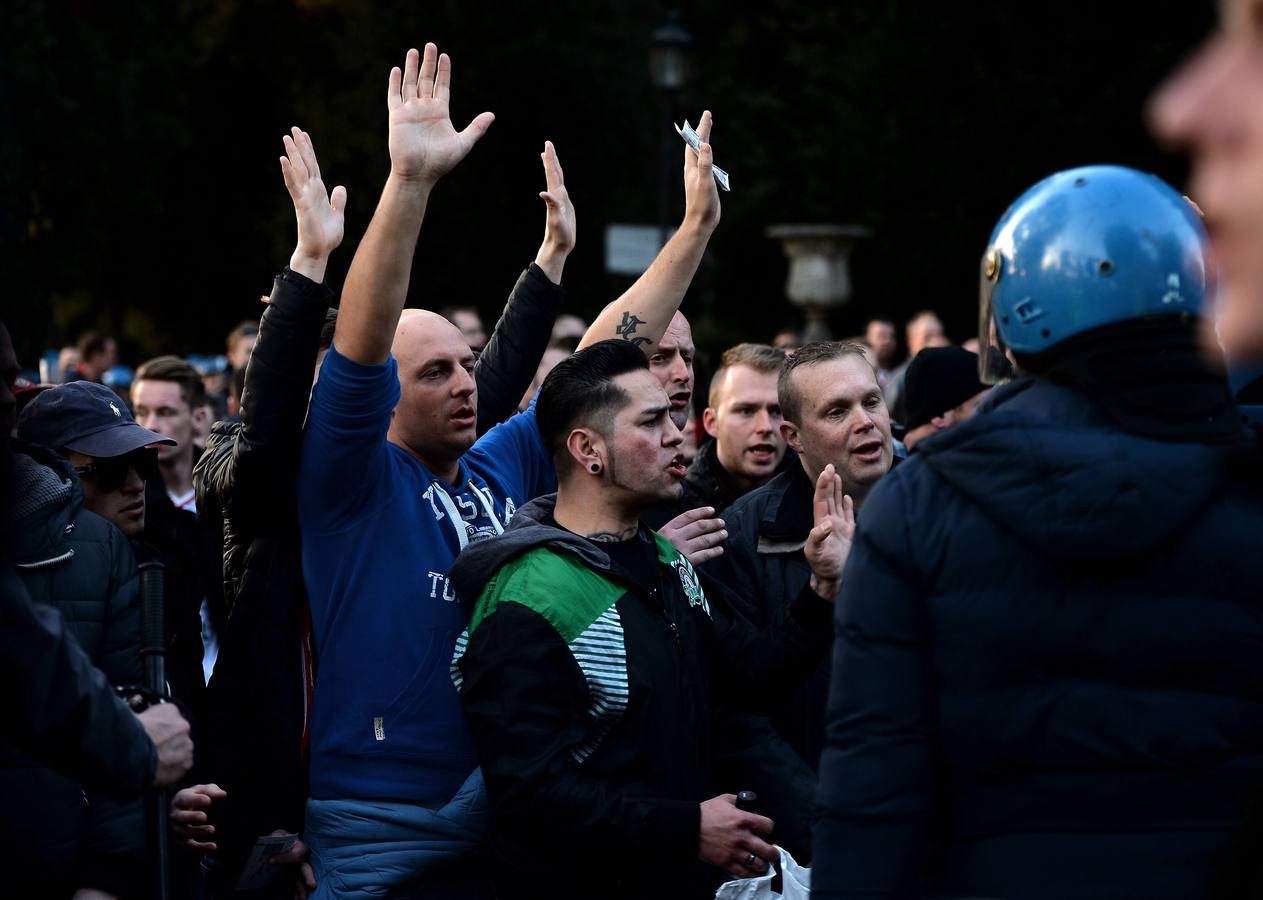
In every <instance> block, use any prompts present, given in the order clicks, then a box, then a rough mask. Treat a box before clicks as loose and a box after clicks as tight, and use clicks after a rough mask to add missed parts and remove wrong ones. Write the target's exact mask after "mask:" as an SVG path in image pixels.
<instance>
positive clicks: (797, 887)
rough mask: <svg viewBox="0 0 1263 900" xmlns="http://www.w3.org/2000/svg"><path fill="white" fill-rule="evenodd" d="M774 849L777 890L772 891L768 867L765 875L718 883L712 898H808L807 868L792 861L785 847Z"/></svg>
mask: <svg viewBox="0 0 1263 900" xmlns="http://www.w3.org/2000/svg"><path fill="white" fill-rule="evenodd" d="M776 849H777V850H780V851H781V864H780V870H781V873H782V875H783V877H782V878H781V893H779V894H778V893H776V891H774V890H772V879H773V878H774V877H775V876H776V870H775V869H774V868H772V867H771V866H769V867H768V870H767V874H766V875H760V876H759V877H758V878H738V879H737V880H735V881H728V882H725V883H723V884H721V885H720V886H719V890H718V891H716V892H715V900H778V898H779V900H810V898H811V869H809V868H807V867H806V866H800V865H799V864H798V863H796V862H794V857H792V856H790V855H789V852H788V851H786V850H785V848H783V847H777V848H776Z"/></svg>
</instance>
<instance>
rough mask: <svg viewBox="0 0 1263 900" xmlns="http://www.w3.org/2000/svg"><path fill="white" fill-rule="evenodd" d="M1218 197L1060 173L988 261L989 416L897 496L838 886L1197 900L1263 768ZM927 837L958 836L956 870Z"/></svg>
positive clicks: (870, 573) (833, 711)
mask: <svg viewBox="0 0 1263 900" xmlns="http://www.w3.org/2000/svg"><path fill="white" fill-rule="evenodd" d="M1206 246H1207V238H1206V233H1205V231H1204V229H1203V227H1202V224H1201V221H1200V219H1199V217H1198V215H1197V213H1196V211H1195V210H1194V209H1193V207H1192V206H1191V205H1190V204H1189V203H1188V202H1187V201H1186V200H1184V199H1183V198H1182V197H1181V196H1180V195H1179V194H1178V193H1176V192H1175V191H1174V190H1172V189H1171V188H1170V187H1168V186H1167V185H1166V184H1164V183H1163V182H1161V181H1160V180H1158V179H1157V178H1154V177H1152V176H1150V175H1146V174H1143V173H1140V172H1136V171H1133V170H1130V169H1124V168H1119V167H1113V166H1095V167H1089V168H1082V169H1074V170H1070V171H1065V172H1060V173H1058V174H1056V175H1053V176H1052V177H1050V178H1048V179H1046V180H1044V181H1041V182H1040V183H1039V184H1037V185H1035V186H1034V187H1032V188H1031V189H1030V190H1028V191H1027V192H1026V193H1024V194H1023V195H1022V196H1021V197H1020V198H1019V199H1018V200H1017V201H1016V202H1015V203H1014V204H1013V205H1012V206H1011V207H1010V208H1009V210H1008V211H1007V212H1006V213H1005V214H1004V216H1003V217H1002V218H1001V219H1000V221H999V223H998V224H997V225H996V228H995V230H994V232H993V233H992V235H991V239H990V241H989V242H988V245H987V249H986V252H985V254H984V256H983V262H982V273H981V274H982V278H981V284H982V291H981V303H980V322H981V329H980V330H981V339H982V353H981V354H980V359H981V360H982V365H983V368H984V369H985V370H986V371H985V372H984V374H985V375H987V376H988V377H994V374H995V372H996V370H997V368H998V367H997V365H996V364H997V363H999V362H1001V361H1003V360H1005V359H1006V358H1007V359H1009V360H1011V361H1012V362H1013V363H1014V366H1015V369H1016V373H1017V374H1016V376H1015V377H1014V378H1013V379H1012V380H1011V381H1009V382H1008V383H1007V384H1004V385H1002V386H1000V387H998V388H996V389H995V390H994V391H992V392H991V395H990V396H989V398H988V400H987V402H986V404H985V406H986V407H987V409H986V411H985V412H983V413H981V414H979V415H977V416H975V417H974V418H973V419H971V420H970V421H968V422H965V423H963V424H961V425H959V426H958V427H955V428H952V429H950V430H948V431H945V432H943V433H942V434H940V435H937V436H935V437H933V438H931V439H929V440H927V441H926V442H925V443H923V444H922V445H920V446H919V447H918V453H917V454H916V456H915V457H913V458H912V459H910V460H909V462H908V463H907V464H906V465H903V466H901V467H899V468H898V469H896V470H895V471H893V472H891V473H890V475H888V476H887V477H886V478H885V479H883V480H882V481H881V482H880V483H879V484H878V485H877V487H876V488H875V489H874V490H873V492H872V494H871V495H870V496H869V498H868V501H867V503H866V505H865V507H864V517H863V519H862V521H861V522H860V524H859V526H858V531H857V534H856V539H855V544H854V546H853V548H852V550H851V556H850V559H849V562H848V565H847V569H846V571H845V573H844V577H843V582H842V583H843V587H842V592H841V594H840V596H839V599H838V604H837V620H836V641H835V649H834V654H835V655H834V663H833V672H832V678H833V681H832V685H831V692H830V699H829V709H828V717H829V721H828V732H827V747H826V750H825V752H824V755H823V756H822V759H821V766H820V796H819V800H820V811H821V819H820V821H819V823H818V825H817V828H816V831H815V838H814V841H815V850H814V858H815V865H814V872H813V885H812V887H813V897H820V898H828V897H836V896H842V895H843V894H845V895H846V896H848V897H851V896H870V895H872V896H877V895H880V896H910V895H916V894H918V893H919V892H921V891H925V890H931V891H935V892H941V893H943V894H947V895H951V896H961V895H963V896H985V897H1005V898H1010V900H1014V898H1028V897H1048V898H1063V897H1071V896H1076V897H1082V896H1092V897H1146V898H1162V897H1172V898H1174V897H1192V896H1202V895H1204V894H1205V893H1206V892H1207V890H1208V887H1209V883H1210V880H1211V878H1212V875H1213V871H1214V865H1215V862H1214V861H1215V858H1216V854H1217V853H1219V852H1220V850H1221V848H1222V846H1223V845H1224V844H1225V843H1226V841H1227V840H1228V838H1229V837H1230V835H1231V834H1232V833H1233V831H1234V830H1235V829H1236V828H1237V827H1238V826H1239V824H1240V822H1241V819H1242V815H1243V809H1242V807H1243V803H1244V799H1245V797H1246V795H1247V794H1248V788H1249V786H1250V785H1251V784H1252V783H1253V781H1254V780H1255V779H1256V778H1257V776H1258V774H1259V773H1260V771H1263V654H1261V653H1260V652H1259V647H1260V645H1261V642H1263V597H1261V596H1260V594H1261V592H1260V590H1259V588H1258V585H1260V584H1263V554H1261V553H1260V552H1259V544H1258V541H1259V535H1260V534H1263V495H1261V493H1260V491H1259V489H1258V487H1257V486H1256V485H1254V484H1252V483H1251V482H1250V481H1249V478H1248V477H1247V476H1245V475H1243V474H1242V472H1243V467H1242V466H1240V465H1239V463H1238V461H1239V459H1240V457H1242V456H1244V455H1245V454H1247V453H1248V451H1247V450H1246V449H1244V448H1245V447H1246V445H1247V441H1246V439H1245V437H1244V436H1243V435H1244V432H1243V429H1242V425H1241V422H1240V420H1239V418H1238V415H1237V412H1236V409H1235V408H1234V406H1233V403H1232V399H1231V395H1230V393H1229V390H1228V387H1227V383H1226V381H1225V379H1224V377H1223V375H1222V374H1221V372H1220V371H1217V370H1216V368H1215V367H1214V366H1212V365H1211V364H1210V363H1209V362H1208V361H1207V360H1206V359H1205V358H1204V357H1203V356H1202V354H1201V351H1200V349H1199V345H1198V341H1197V328H1198V319H1199V316H1200V314H1201V311H1202V309H1203V304H1204V301H1205V297H1206V293H1207V290H1208V285H1210V284H1211V283H1212V280H1213V279H1212V273H1211V271H1210V268H1209V263H1208V256H1207V252H1206ZM928 848H933V852H931V851H930V849H928Z"/></svg>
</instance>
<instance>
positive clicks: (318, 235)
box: [281, 127, 346, 281]
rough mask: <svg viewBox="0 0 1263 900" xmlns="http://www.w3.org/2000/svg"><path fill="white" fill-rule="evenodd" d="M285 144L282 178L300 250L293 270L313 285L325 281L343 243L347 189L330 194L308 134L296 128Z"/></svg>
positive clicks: (295, 253) (297, 252)
mask: <svg viewBox="0 0 1263 900" xmlns="http://www.w3.org/2000/svg"><path fill="white" fill-rule="evenodd" d="M281 141H282V142H283V143H284V144H285V156H282V157H281V175H283V176H284V178H285V187H286V188H287V189H288V190H289V196H290V199H292V200H293V201H294V215H295V216H296V217H297V219H298V246H297V247H296V248H295V249H294V255H293V256H292V257H290V261H289V267H290V269H292V270H293V271H295V272H298V273H299V274H300V275H305V276H306V277H308V278H310V279H311V280H312V281H323V280H324V277H325V266H326V265H327V264H328V262H329V255H330V254H331V253H333V251H334V250H336V249H337V248H338V245H339V244H341V243H342V235H343V228H344V224H343V213H344V212H345V211H346V188H344V187H342V186H341V185H339V186H338V187H335V188H334V189H333V193H332V194H330V193H329V192H328V190H326V188H325V183H324V181H323V180H321V178H320V163H319V162H318V161H317V160H316V148H315V147H313V146H312V143H311V135H309V134H308V133H307V132H305V131H302V130H301V129H299V128H298V127H294V128H293V129H291V131H290V135H288V136H286V137H283V138H281Z"/></svg>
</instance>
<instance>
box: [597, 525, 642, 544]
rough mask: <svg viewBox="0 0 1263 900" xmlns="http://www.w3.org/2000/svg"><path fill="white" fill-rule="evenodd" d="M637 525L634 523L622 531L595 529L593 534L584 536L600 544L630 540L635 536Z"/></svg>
mask: <svg viewBox="0 0 1263 900" xmlns="http://www.w3.org/2000/svg"><path fill="white" fill-rule="evenodd" d="M637 527H638V526H636V525H633V526H631V527H630V528H625V529H623V530H622V531H594V532H593V533H592V534H585V535H584V537H586V538H587V539H588V540H590V541H595V542H596V543H598V544H617V543H619V542H621V541H628V540H631V539H632V538H633V537H635V536H636V530H637Z"/></svg>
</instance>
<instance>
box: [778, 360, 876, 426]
mask: <svg viewBox="0 0 1263 900" xmlns="http://www.w3.org/2000/svg"><path fill="white" fill-rule="evenodd" d="M844 356H856V357H859V358H860V359H861V360H863V361H864V365H866V366H869V368H870V369H871V368H872V366H870V365H869V362H868V358H867V357H866V356H865V355H864V347H863V346H862V345H860V344H851V343H843V342H841V341H816V342H815V343H811V344H806V345H805V346H803V347H800V348H798V351H797V352H796V353H795V354H794V355H793V356H787V357H786V358H785V364H784V365H783V366H781V374H780V377H779V378H778V379H777V380H776V396H777V399H779V400H780V401H781V415H782V416H783V417H784V418H785V421H787V422H793V423H794V424H795V425H797V424H799V416H800V414H801V413H802V401H803V398H802V396H801V395H800V394H799V392H798V388H797V386H796V385H795V383H794V373H795V372H796V371H798V370H799V369H801V368H803V367H805V366H818V365H820V364H821V363H826V362H830V361H831V360H835V359H841V358H842V357H844ZM873 377H874V378H876V377H877V376H876V373H874V375H873Z"/></svg>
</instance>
